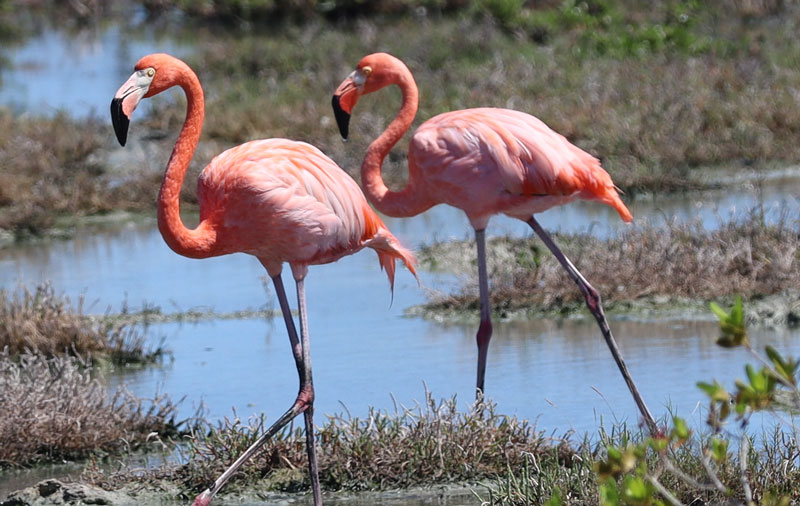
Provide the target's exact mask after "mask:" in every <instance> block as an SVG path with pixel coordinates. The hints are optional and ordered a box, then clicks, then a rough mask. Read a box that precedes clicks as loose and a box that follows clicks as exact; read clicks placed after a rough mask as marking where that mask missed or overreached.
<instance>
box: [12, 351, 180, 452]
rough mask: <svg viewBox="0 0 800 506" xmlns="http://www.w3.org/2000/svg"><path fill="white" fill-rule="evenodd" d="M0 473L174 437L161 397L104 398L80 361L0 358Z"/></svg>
mask: <svg viewBox="0 0 800 506" xmlns="http://www.w3.org/2000/svg"><path fill="white" fill-rule="evenodd" d="M0 413H2V414H3V415H2V416H0V467H4V466H25V465H30V464H34V463H38V462H53V461H61V460H64V459H67V460H72V459H79V458H85V457H88V456H90V455H93V454H97V453H98V452H118V451H120V450H123V449H129V448H132V447H137V446H139V445H141V444H143V443H144V442H145V441H146V439H147V438H148V435H149V434H150V433H156V435H158V436H160V437H164V438H166V437H168V436H171V435H174V434H175V433H176V427H177V425H176V423H175V420H174V417H175V406H174V405H173V404H172V403H171V402H170V401H169V400H168V399H166V398H164V397H158V398H155V399H152V400H143V399H138V398H135V397H134V396H133V395H132V394H130V393H129V392H127V391H125V390H117V392H115V393H113V394H110V393H109V392H108V388H107V387H106V386H105V385H102V384H101V383H100V382H99V381H98V380H97V379H96V378H93V377H92V371H91V369H90V368H89V367H88V362H87V361H85V360H83V359H81V358H80V357H73V356H63V357H53V358H47V357H45V356H44V355H42V354H38V353H25V354H23V355H20V356H18V357H13V356H12V355H10V354H9V352H8V350H6V351H5V352H3V353H0Z"/></svg>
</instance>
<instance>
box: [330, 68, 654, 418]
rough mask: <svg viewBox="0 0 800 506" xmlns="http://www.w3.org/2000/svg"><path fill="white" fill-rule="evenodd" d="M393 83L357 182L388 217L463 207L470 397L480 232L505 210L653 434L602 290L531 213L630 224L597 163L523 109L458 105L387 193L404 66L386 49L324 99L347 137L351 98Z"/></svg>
mask: <svg viewBox="0 0 800 506" xmlns="http://www.w3.org/2000/svg"><path fill="white" fill-rule="evenodd" d="M393 84H394V85H397V86H398V87H399V88H400V91H401V93H402V97H403V98H402V105H401V107H400V110H399V112H398V114H397V115H396V117H395V118H394V119H393V120H392V122H391V123H390V124H389V125H388V127H387V128H386V130H385V131H384V132H383V133H382V134H381V135H380V136H379V137H378V138H377V139H375V140H374V141H373V142H372V143H371V144H370V145H369V148H368V149H367V153H366V155H365V157H364V162H363V164H362V165H361V179H362V184H363V186H364V191H365V193H366V195H367V199H369V201H370V202H371V203H372V204H373V205H374V206H375V207H376V208H377V209H378V211H380V212H381V213H383V214H386V215H388V216H394V217H409V216H415V215H417V214H419V213H421V212H423V211H425V210H427V209H429V208H431V207H433V206H435V205H437V204H442V203H445V204H449V205H451V206H454V207H457V208H459V209H461V210H462V211H464V212H465V213H466V215H467V218H468V219H469V221H470V224H471V225H472V227H473V228H474V229H475V242H476V244H477V250H478V283H479V295H480V325H479V327H478V331H477V334H476V341H477V345H478V371H477V381H476V395H477V397H478V398H479V399H480V398H482V396H483V392H484V377H485V373H486V356H487V352H488V348H489V341H490V340H491V337H492V321H491V315H490V303H489V287H488V276H487V272H486V244H485V231H486V227H487V225H488V224H489V219H490V218H491V217H492V216H493V215H495V214H498V213H503V214H506V215H508V216H511V217H513V218H518V219H520V220H522V221H524V222H526V223H527V224H528V225H530V227H531V228H532V229H533V230H534V232H535V233H536V234H537V235H538V236H539V237H541V239H542V241H543V242H544V243H545V245H547V247H548V248H549V249H550V251H552V253H553V254H554V255H555V257H556V258H557V259H558V261H559V262H560V263H561V265H562V266H563V267H564V268H565V269H566V270H567V272H568V273H569V276H570V277H571V278H572V279H573V280H574V281H575V282H576V283H577V284H578V286H579V287H580V290H581V291H582V292H583V295H584V297H585V300H586V304H587V306H588V307H589V310H590V311H591V312H592V314H593V315H594V317H595V319H596V320H597V323H598V325H599V326H600V329H601V331H602V333H603V337H604V338H605V340H606V343H607V344H608V347H609V349H610V350H611V354H612V355H613V356H614V360H615V361H616V363H617V366H618V367H619V370H620V371H621V373H622V375H623V377H624V379H625V381H626V383H627V385H628V388H629V389H630V391H631V393H632V394H633V397H634V400H635V402H636V404H637V406H638V408H639V410H640V412H641V413H642V416H643V417H644V419H645V421H646V422H647V424H648V426H649V427H650V429H651V430H654V429H655V428H656V424H655V421H654V419H653V416H652V415H651V414H650V411H649V410H648V409H647V406H646V405H645V403H644V400H643V399H642V396H641V395H640V394H639V391H638V389H637V387H636V384H635V383H634V382H633V379H632V378H631V375H630V373H629V372H628V368H627V366H626V365H625V362H624V361H623V359H622V356H621V355H620V352H619V348H618V346H617V344H616V341H615V340H614V336H613V335H612V334H611V329H610V327H609V325H608V321H607V320H606V318H605V313H604V311H603V306H602V303H601V300H600V294H599V293H598V292H597V290H595V289H594V287H592V285H590V284H589V282H588V281H587V280H586V279H585V278H584V277H583V275H582V274H581V273H580V272H579V271H578V269H577V268H576V267H575V266H574V265H573V264H572V262H571V261H570V260H569V259H568V258H567V257H566V256H565V255H564V254H563V253H562V252H561V250H560V249H559V248H558V246H556V244H555V242H553V240H552V239H551V238H550V236H549V235H548V234H547V233H546V232H545V231H544V229H543V228H542V227H541V226H540V225H539V223H538V222H537V221H536V219H535V217H534V214H535V213H538V212H542V211H545V210H546V209H549V208H551V207H553V206H557V205H561V204H566V203H567V202H570V201H572V200H575V199H576V198H581V199H587V200H597V201H600V202H602V203H604V204H606V205H609V206H611V207H613V208H614V209H615V210H616V211H617V212H618V213H619V215H620V217H621V218H622V219H623V220H624V221H626V222H630V221H632V220H633V216H632V215H631V213H630V211H629V210H628V208H627V207H625V204H624V203H623V202H622V200H621V199H620V198H619V195H618V193H617V188H616V186H614V183H613V182H612V181H611V177H610V176H609V175H608V173H607V172H606V171H605V170H603V168H602V167H601V166H600V161H599V160H598V159H597V158H595V157H594V156H592V155H590V154H589V153H586V152H585V151H583V150H581V149H580V148H578V147H577V146H575V145H573V144H571V143H570V142H569V141H568V140H567V139H566V138H565V137H563V136H562V135H560V134H558V133H556V132H554V131H553V130H551V129H550V128H549V127H548V126H547V125H545V124H544V122H542V121H541V120H539V119H537V118H535V117H533V116H531V115H529V114H525V113H523V112H519V111H513V110H509V109H496V108H477V109H464V110H459V111H451V112H447V113H444V114H440V115H438V116H435V117H433V118H431V119H429V120H428V121H426V122H424V123H423V124H422V125H420V127H419V128H418V129H417V130H416V132H414V134H413V136H412V138H411V142H410V144H409V147H408V183H407V185H406V187H405V188H404V189H402V190H401V191H391V190H389V189H388V188H387V187H386V185H385V184H384V181H383V178H382V177H381V166H382V164H383V160H384V158H385V157H386V155H387V154H388V153H389V151H390V150H391V149H392V147H393V146H394V145H395V144H396V143H397V142H398V141H399V140H400V138H401V137H402V136H403V135H404V134H405V133H406V132H407V131H408V129H409V127H410V126H411V123H412V121H413V120H414V116H415V115H416V113H417V107H418V102H419V93H418V90H417V85H416V83H415V82H414V77H413V76H412V75H411V72H410V71H409V69H408V67H407V66H406V65H405V64H404V63H403V62H402V61H401V60H400V59H398V58H396V57H394V56H392V55H390V54H386V53H375V54H371V55H368V56H365V57H364V58H362V59H361V61H360V62H359V63H358V65H357V66H356V69H355V70H354V71H353V72H352V73H351V74H350V75H349V76H348V77H347V78H346V79H345V80H344V81H343V82H342V83H341V84H340V85H339V87H338V88H337V89H336V91H335V92H334V95H333V100H332V104H333V109H334V113H335V116H336V121H337V124H338V126H339V132H340V133H341V135H342V137H343V138H344V139H347V136H348V133H349V132H348V130H349V124H350V114H351V112H352V110H353V107H354V106H355V105H356V102H357V101H358V99H359V97H361V96H362V95H366V94H369V93H373V92H376V91H378V90H380V89H381V88H384V87H386V86H389V85H393Z"/></svg>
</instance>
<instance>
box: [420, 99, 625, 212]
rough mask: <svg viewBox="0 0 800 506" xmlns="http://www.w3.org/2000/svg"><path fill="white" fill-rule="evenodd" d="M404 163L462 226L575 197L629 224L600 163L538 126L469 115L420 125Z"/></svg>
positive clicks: (475, 112) (511, 115)
mask: <svg viewBox="0 0 800 506" xmlns="http://www.w3.org/2000/svg"><path fill="white" fill-rule="evenodd" d="M409 163H410V164H411V165H412V166H413V168H412V170H415V171H418V173H419V175H420V176H421V178H422V179H424V180H425V181H426V182H429V184H426V185H425V189H426V191H429V192H431V193H432V194H435V198H437V199H440V200H441V201H443V202H446V203H448V204H451V205H454V206H456V207H459V208H461V209H464V210H465V211H466V212H467V214H468V215H469V216H470V219H476V218H480V217H487V218H486V219H488V216H489V215H491V214H494V213H497V212H504V213H507V214H511V215H513V216H517V215H521V216H519V217H523V219H526V218H525V217H524V215H525V214H527V215H528V216H529V215H530V214H531V213H534V212H539V211H542V210H545V209H547V208H549V207H552V206H553V205H558V204H563V203H565V202H567V201H569V200H572V199H573V198H576V197H581V198H584V199H593V200H599V201H601V202H603V203H605V204H608V205H611V206H612V207H614V208H615V209H616V210H617V211H618V212H619V214H620V216H622V218H623V219H624V220H625V221H630V220H631V219H632V217H631V215H630V212H629V211H628V209H627V208H626V207H625V205H624V204H623V203H622V201H621V200H620V199H619V196H618V194H617V190H616V187H615V186H614V183H613V182H612V181H611V177H610V176H609V175H608V173H607V172H606V171H605V170H603V168H602V167H601V166H600V161H599V160H598V159H597V158H595V157H593V156H592V155H590V154H589V153H586V152H585V151H583V150H581V149H580V148H578V147H577V146H575V145H573V144H572V143H570V142H569V141H568V140H567V139H566V138H565V137H564V136H562V135H560V134H558V133H556V132H555V131H553V130H552V129H550V128H549V127H548V126H547V125H546V124H545V123H544V122H542V121H541V120H539V119H538V118H535V117H534V116H531V115H529V114H525V113H522V112H519V111H513V110H509V109H493V108H477V109H465V110H460V111H453V112H448V113H444V114H440V115H438V116H435V117H434V118H431V119H430V120H428V121H426V122H425V123H423V124H422V125H421V126H420V127H419V129H417V131H416V132H415V133H414V137H413V139H412V141H411V144H410V146H409Z"/></svg>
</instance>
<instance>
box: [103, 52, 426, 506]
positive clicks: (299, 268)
mask: <svg viewBox="0 0 800 506" xmlns="http://www.w3.org/2000/svg"><path fill="white" fill-rule="evenodd" d="M172 86H180V87H181V88H183V90H184V92H185V93H186V101H187V110H186V121H185V122H184V125H183V128H182V129H181V133H180V135H179V136H178V140H177V142H176V143H175V148H174V149H173V151H172V156H170V159H169V162H168V163H167V169H166V171H165V173H164V181H163V183H162V185H161V190H160V192H159V195H158V228H159V230H160V231H161V235H162V237H163V238H164V241H165V242H166V243H167V245H169V247H170V248H172V249H173V250H174V251H175V252H176V253H178V254H181V255H184V256H187V257H191V258H207V257H213V256H218V255H225V254H228V253H236V252H241V253H248V254H251V255H254V256H255V257H257V258H258V259H259V261H261V263H262V264H263V265H264V267H265V268H266V269H267V272H268V273H269V275H270V277H271V278H272V281H273V283H274V285H275V292H276V294H277V296H278V302H279V304H280V307H281V312H282V313H283V317H284V320H285V322H286V330H287V332H288V334H289V341H290V344H291V347H292V354H293V356H294V359H295V365H296V367H297V372H298V375H299V377H300V388H299V392H298V394H297V398H296V400H295V402H294V403H293V404H292V406H291V407H290V408H289V409H288V410H287V411H286V413H284V415H283V416H281V417H280V418H278V420H277V421H276V422H275V423H274V424H273V425H272V426H271V427H270V428H269V429H268V430H267V431H266V432H265V433H264V434H263V435H262V436H261V437H260V438H259V439H258V440H257V441H256V442H255V443H253V445H252V446H251V447H250V448H248V449H247V450H246V451H245V452H244V453H243V454H242V455H241V456H240V457H239V458H238V459H237V460H236V461H235V462H234V463H233V464H232V465H231V466H230V467H229V468H228V469H227V470H226V471H225V472H224V473H223V474H222V475H221V476H220V477H219V478H218V479H217V480H216V481H215V482H214V483H213V484H212V485H210V486H209V488H207V489H206V490H205V491H203V492H202V493H201V494H200V495H198V496H197V497H196V498H195V500H194V503H193V504H194V505H195V506H208V504H209V503H210V502H211V500H212V498H213V497H214V495H215V494H216V493H217V492H218V491H219V489H220V488H221V487H222V486H223V485H224V484H225V483H226V482H227V481H228V480H229V479H230V477H231V476H232V475H233V474H234V473H235V472H236V470H237V469H238V468H239V467H240V466H241V465H243V464H244V462H245V461H246V460H247V459H248V458H250V456H252V455H253V454H254V453H255V452H256V451H257V450H258V448H259V447H260V446H261V445H262V444H263V443H264V442H265V441H266V440H267V439H268V438H269V437H271V436H272V435H274V434H275V433H276V432H277V431H278V430H280V429H281V428H282V427H284V426H285V425H286V424H287V423H289V422H290V421H291V420H292V419H293V418H294V417H296V416H297V415H299V414H300V413H303V416H304V418H305V427H306V447H307V451H308V462H309V475H310V477H311V487H312V491H313V496H314V504H315V505H316V506H321V504H322V498H321V497H322V496H321V491H320V484H319V476H318V471H317V464H316V453H315V449H314V447H315V441H314V423H313V413H314V386H313V381H312V376H311V352H310V339H309V333H308V321H307V314H306V299H305V283H304V281H305V277H306V274H307V273H308V266H309V265H316V264H324V263H329V262H334V261H336V260H338V259H339V258H341V257H343V256H345V255H350V254H353V253H355V252H357V251H359V250H361V249H362V248H372V249H374V250H375V251H376V252H377V254H378V258H379V261H380V265H381V267H382V268H383V269H385V270H386V275H387V276H388V277H389V283H390V285H391V287H392V288H394V274H395V260H400V261H402V262H403V263H404V264H405V265H406V266H407V267H408V269H409V270H410V271H411V272H412V273H414V275H415V276H416V271H415V266H416V259H415V258H414V255H413V254H412V253H411V252H410V251H409V250H407V249H406V248H404V247H403V246H401V245H400V243H399V242H398V241H397V239H396V238H395V237H394V236H393V235H392V234H391V232H389V230H388V229H387V228H386V226H385V225H384V224H383V222H382V221H381V219H380V218H379V217H378V215H377V214H375V212H374V211H373V210H372V209H371V208H370V207H369V205H368V204H367V201H366V199H365V198H364V194H363V193H361V189H360V188H359V187H358V185H357V184H356V182H355V181H353V179H352V178H351V177H350V176H349V175H347V174H346V173H345V172H344V171H343V170H342V169H340V168H339V166H337V165H336V164H335V163H334V162H333V160H331V159H330V158H328V157H327V156H325V155H324V154H323V153H322V152H321V151H320V150H319V149H317V148H315V147H314V146H311V145H310V144H306V143H304V142H296V141H291V140H287V139H268V140H260V141H252V142H247V143H245V144H242V145H240V146H236V147H234V148H231V149H229V150H227V151H225V152H223V153H221V154H220V155H218V156H217V157H215V158H214V159H213V160H212V161H211V163H210V164H209V165H208V166H207V167H206V168H205V169H204V170H203V172H202V174H201V175H200V178H199V180H198V199H199V201H200V223H199V224H198V225H197V227H196V228H194V229H189V228H187V227H186V226H185V225H184V224H183V222H182V220H181V216H180V203H179V198H180V191H181V185H182V184H183V180H184V178H185V176H186V169H187V168H188V166H189V162H190V161H191V159H192V156H193V154H194V151H195V148H196V147H197V142H198V140H199V139H200V131H201V130H202V126H203V118H204V115H205V111H204V102H203V89H202V87H201V86H200V82H199V80H198V79H197V76H196V75H195V73H194V72H193V71H192V70H191V69H190V68H189V66H188V65H186V64H185V63H184V62H182V61H181V60H178V59H177V58H174V57H172V56H169V55H166V54H152V55H149V56H145V57H144V58H142V59H141V60H139V62H138V63H137V64H136V67H135V72H134V73H133V74H132V75H131V76H130V78H129V79H128V80H127V81H126V82H125V83H124V84H123V85H122V86H121V87H120V89H119V90H118V91H117V93H116V95H115V96H114V99H113V100H112V102H111V118H112V121H113V124H114V131H115V133H116V135H117V139H118V140H119V142H120V143H121V144H122V145H123V146H124V145H125V142H126V140H127V132H128V125H129V121H130V116H131V114H133V111H134V110H135V109H136V106H137V105H138V103H139V101H140V100H141V99H142V98H147V97H151V96H153V95H155V94H157V93H160V92H162V91H164V90H166V89H168V88H171V87H172ZM284 263H288V264H289V265H290V266H291V269H292V274H293V276H294V279H295V283H296V285H297V305H298V313H299V321H300V337H301V339H298V337H297V330H296V328H295V325H294V320H293V317H292V314H291V309H290V308H289V303H288V301H287V299H286V292H285V290H284V287H283V281H282V279H281V268H282V265H283V264H284Z"/></svg>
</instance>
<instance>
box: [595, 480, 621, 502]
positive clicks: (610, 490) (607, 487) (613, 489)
mask: <svg viewBox="0 0 800 506" xmlns="http://www.w3.org/2000/svg"><path fill="white" fill-rule="evenodd" d="M619 504H620V501H619V489H618V488H617V482H616V481H614V478H610V477H609V478H606V481H604V482H603V483H602V484H600V506H618V505H619Z"/></svg>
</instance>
